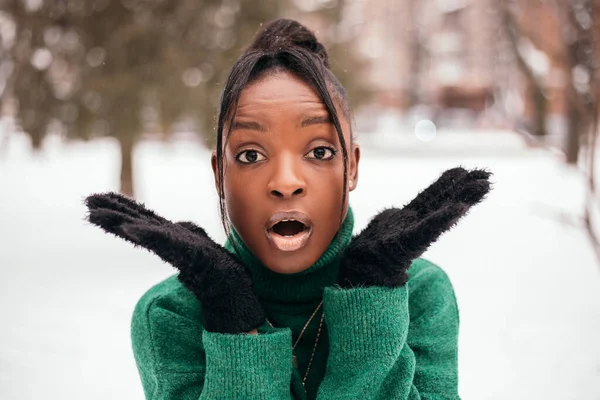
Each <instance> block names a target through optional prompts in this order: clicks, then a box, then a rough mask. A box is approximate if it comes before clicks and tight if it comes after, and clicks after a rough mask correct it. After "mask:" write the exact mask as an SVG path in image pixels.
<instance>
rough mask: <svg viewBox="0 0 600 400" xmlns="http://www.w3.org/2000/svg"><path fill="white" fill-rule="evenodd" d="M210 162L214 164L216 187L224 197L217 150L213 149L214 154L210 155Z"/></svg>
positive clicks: (218, 192)
mask: <svg viewBox="0 0 600 400" xmlns="http://www.w3.org/2000/svg"><path fill="white" fill-rule="evenodd" d="M210 164H211V166H212V170H213V175H214V176H215V189H216V190H217V194H218V195H219V197H223V196H222V195H221V194H222V193H221V191H220V190H219V170H218V169H217V151H216V150H213V152H212V155H211V157H210Z"/></svg>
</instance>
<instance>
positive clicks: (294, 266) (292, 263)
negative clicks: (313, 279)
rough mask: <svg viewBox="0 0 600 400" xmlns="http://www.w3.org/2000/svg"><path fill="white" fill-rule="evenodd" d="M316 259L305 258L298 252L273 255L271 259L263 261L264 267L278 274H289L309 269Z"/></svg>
mask: <svg viewBox="0 0 600 400" xmlns="http://www.w3.org/2000/svg"><path fill="white" fill-rule="evenodd" d="M316 261H317V260H312V261H311V260H307V257H306V256H305V257H302V255H300V254H289V253H288V254H281V255H275V256H274V257H273V259H272V260H269V261H267V262H263V264H264V265H265V267H267V268H268V269H269V270H271V271H273V272H276V273H278V274H284V275H291V274H296V273H299V272H302V271H306V270H307V269H309V268H310V267H311V266H312V265H313V264H314V263H315V262H316Z"/></svg>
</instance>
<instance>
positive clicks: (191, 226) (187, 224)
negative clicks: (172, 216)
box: [176, 221, 208, 237]
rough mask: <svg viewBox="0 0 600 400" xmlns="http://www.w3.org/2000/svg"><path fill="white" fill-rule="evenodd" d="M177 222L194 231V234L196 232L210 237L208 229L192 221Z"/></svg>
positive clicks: (198, 234) (201, 235)
mask: <svg viewBox="0 0 600 400" xmlns="http://www.w3.org/2000/svg"><path fill="white" fill-rule="evenodd" d="M176 224H177V225H179V226H182V227H184V228H185V229H187V230H189V231H190V232H192V233H193V234H195V235H197V236H200V237H208V235H207V234H206V231H205V230H204V229H202V228H201V227H199V226H198V225H196V224H194V223H193V222H191V221H183V222H176Z"/></svg>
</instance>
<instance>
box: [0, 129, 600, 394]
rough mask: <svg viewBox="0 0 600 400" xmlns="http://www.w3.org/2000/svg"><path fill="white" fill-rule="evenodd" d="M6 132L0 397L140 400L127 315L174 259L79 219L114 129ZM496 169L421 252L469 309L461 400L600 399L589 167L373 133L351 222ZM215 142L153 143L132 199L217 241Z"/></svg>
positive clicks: (451, 140)
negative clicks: (453, 223)
mask: <svg viewBox="0 0 600 400" xmlns="http://www.w3.org/2000/svg"><path fill="white" fill-rule="evenodd" d="M1 143H2V138H0V318H1V321H2V329H1V330H0V343H1V345H0V399H2V400H16V399H18V400H23V399H42V398H43V399H64V400H71V399H86V400H92V399H132V400H136V399H142V398H143V393H142V389H141V384H140V381H139V377H138V375H137V370H136V367H135V363H134V360H133V356H132V352H131V349H130V339H129V322H130V316H131V313H132V310H133V307H134V305H135V303H136V301H137V300H138V299H139V297H140V296H141V295H142V294H143V293H144V292H145V291H146V290H147V289H148V288H149V287H150V286H152V285H153V284H155V283H157V282H158V281H159V280H161V279H163V278H165V277H166V276H168V275H170V274H172V273H173V272H174V270H173V269H172V268H171V267H169V266H168V265H166V264H163V263H162V262H161V261H160V260H159V259H158V258H157V257H155V256H153V255H151V254H149V253H147V252H144V251H141V250H139V249H134V248H133V247H132V246H131V245H129V244H127V243H125V242H122V241H119V240H117V239H116V238H114V237H111V236H109V235H106V234H104V233H102V232H101V231H100V230H99V229H97V228H95V227H92V226H90V225H88V224H86V223H85V222H84V221H83V216H84V213H85V210H84V207H83V204H82V199H83V197H84V196H86V195H87V194H89V193H91V192H101V191H107V190H116V189H117V188H118V181H117V179H118V176H119V172H118V162H119V153H118V148H117V146H116V143H115V142H113V141H111V140H109V139H106V140H97V141H94V142H91V143H80V142H75V143H69V144H62V143H60V141H58V140H55V139H51V140H49V141H48V142H47V148H46V150H45V151H44V152H43V153H42V154H39V155H38V156H32V155H31V154H29V151H28V150H27V143H26V141H25V139H24V138H23V137H20V136H16V137H12V138H11V139H10V141H8V142H5V143H4V145H2V144H1ZM459 164H461V165H464V166H466V167H475V166H478V167H487V168H489V169H490V170H492V172H494V173H495V177H494V181H495V182H496V184H495V190H494V191H493V192H492V194H491V195H490V197H489V198H488V199H487V200H486V201H485V202H484V203H483V204H481V205H479V206H477V207H476V208H474V209H473V210H472V212H471V213H470V215H469V216H468V217H467V218H466V219H465V220H463V221H462V223H461V224H459V225H458V226H457V227H456V228H455V229H454V230H453V231H451V232H450V233H448V234H446V235H445V236H443V237H442V238H441V239H440V241H439V242H438V243H436V244H435V245H434V246H433V247H432V248H431V250H430V251H429V252H428V253H427V254H426V257H427V258H429V259H430V260H432V261H433V262H435V263H437V264H438V265H440V266H442V267H443V268H444V269H445V270H446V271H447V273H448V275H449V276H450V278H451V280H452V282H453V284H454V287H455V290H456V293H457V297H458V301H459V307H460V312H461V334H460V348H459V356H460V367H459V368H460V393H461V396H462V398H463V399H467V400H469V399H473V400H479V399H490V400H493V399H498V400H506V399H528V400H530V399H544V400H567V399H583V400H597V399H600V266H599V265H598V263H597V260H596V259H595V256H594V254H593V252H592V248H591V246H590V243H589V241H588V239H587V236H586V235H585V231H584V229H583V224H582V220H581V216H582V212H581V210H582V203H583V200H584V190H583V178H582V177H581V176H580V175H579V173H578V172H577V171H575V170H573V169H570V168H566V167H564V166H563V165H562V164H561V163H560V160H559V159H558V158H557V157H556V156H554V155H552V154H549V153H548V152H545V151H543V150H527V149H525V148H524V147H523V145H522V143H521V141H520V139H519V138H518V137H516V136H514V135H512V134H510V133H495V134H494V133H486V134H483V133H481V134H480V133H476V134H457V135H456V136H446V135H445V134H443V132H441V133H440V134H439V135H438V138H436V139H435V140H434V141H432V142H429V143H425V142H419V141H418V140H416V139H414V138H411V137H410V136H407V137H404V139H403V140H401V141H398V142H396V141H394V139H393V138H391V137H387V138H386V137H378V138H377V139H375V138H370V137H365V138H364V151H363V158H362V161H361V165H360V182H359V187H358V189H357V190H356V191H354V192H353V193H352V195H351V204H352V206H353V208H354V212H355V215H356V219H357V222H356V229H357V230H358V229H360V228H361V227H363V226H364V225H365V224H366V223H367V222H368V219H369V217H370V216H372V215H373V214H374V213H376V212H377V211H378V210H380V209H381V208H383V207H385V206H391V205H402V204H405V203H406V202H408V201H409V200H410V199H412V197H414V196H415V195H416V193H417V192H418V191H419V190H420V189H422V188H424V187H425V186H427V185H428V184H429V183H430V182H432V181H433V180H435V179H436V178H437V177H438V176H439V174H440V173H441V172H443V171H444V170H445V169H447V168H451V167H454V166H456V165H459ZM209 165H210V164H209V152H208V151H207V150H205V149H203V148H202V147H201V146H199V145H198V144H194V143H183V142H174V143H168V144H160V143H157V142H144V143H142V144H140V145H139V146H138V148H137V150H136V153H135V170H136V174H137V187H136V189H137V197H138V199H140V200H142V201H144V202H146V204H147V205H148V206H149V207H151V208H153V209H155V210H157V211H158V212H159V213H160V214H162V215H164V216H166V217H168V218H171V219H176V220H181V219H190V220H193V221H195V222H197V223H199V224H200V225H202V226H204V227H205V228H206V229H207V231H209V233H211V234H212V236H213V237H215V238H216V239H218V240H221V241H222V240H223V239H224V237H223V234H222V232H221V227H220V223H219V218H218V214H217V198H216V196H215V194H214V187H213V181H212V172H211V170H210V167H209Z"/></svg>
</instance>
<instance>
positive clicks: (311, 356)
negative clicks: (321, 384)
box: [267, 300, 325, 386]
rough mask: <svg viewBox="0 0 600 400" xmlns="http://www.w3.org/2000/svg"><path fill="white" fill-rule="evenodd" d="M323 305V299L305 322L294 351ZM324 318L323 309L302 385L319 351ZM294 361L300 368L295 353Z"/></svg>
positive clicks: (293, 348)
mask: <svg viewBox="0 0 600 400" xmlns="http://www.w3.org/2000/svg"><path fill="white" fill-rule="evenodd" d="M322 305H323V300H321V302H320V303H319V305H318V306H317V308H316V309H315V311H313V313H312V315H311V316H310V318H309V319H308V321H306V324H304V327H303V328H302V330H301V331H300V334H299V335H298V338H297V339H296V342H295V343H294V345H293V346H292V352H293V351H294V350H296V346H297V345H298V343H299V342H300V339H301V338H302V335H304V332H305V331H306V328H308V325H310V322H311V321H312V320H313V318H314V317H315V315H317V312H319V309H320V308H321V306H322ZM324 319H325V311H323V313H322V314H321V322H320V323H319V330H318V331H317V337H316V339H315V344H314V346H313V349H312V354H311V355H310V359H309V361H308V366H307V367H306V372H305V373H304V377H303V378H302V386H305V385H306V379H307V378H308V373H309V372H310V367H311V365H312V362H313V359H314V357H315V352H316V351H317V345H318V344H319V337H320V336H321V330H322V328H323V320H324ZM267 322H268V323H269V325H271V328H275V327H274V326H273V324H272V323H271V321H269V320H268V319H267ZM292 363H293V364H294V367H295V368H298V359H297V357H296V356H295V355H293V357H292Z"/></svg>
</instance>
